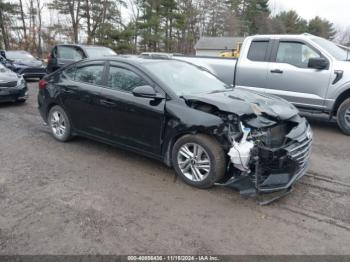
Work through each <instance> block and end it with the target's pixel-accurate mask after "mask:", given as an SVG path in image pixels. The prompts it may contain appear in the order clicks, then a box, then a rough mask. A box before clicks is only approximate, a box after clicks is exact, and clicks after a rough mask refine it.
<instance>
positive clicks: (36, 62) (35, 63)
mask: <svg viewBox="0 0 350 262" xmlns="http://www.w3.org/2000/svg"><path fill="white" fill-rule="evenodd" d="M12 62H13V63H14V64H16V65H21V66H28V67H40V66H42V65H43V63H42V62H41V61H39V60H34V59H33V60H12Z"/></svg>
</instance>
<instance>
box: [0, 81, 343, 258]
mask: <svg viewBox="0 0 350 262" xmlns="http://www.w3.org/2000/svg"><path fill="white" fill-rule="evenodd" d="M29 87H30V95H31V96H30V99H29V100H28V101H27V103H25V104H22V105H20V104H4V105H1V106H0V148H1V150H0V210H1V211H0V254H204V253H205V254H350V201H349V200H350V172H349V170H350V161H349V160H350V138H349V137H346V136H344V135H343V134H341V133H340V131H339V129H338V128H337V126H336V124H335V123H329V122H327V121H326V120H325V118H322V117H319V118H315V117H311V116H310V117H309V120H310V122H311V124H312V127H313V130H314V135H315V142H314V147H313V154H312V166H311V170H310V172H309V173H308V174H307V175H306V176H305V177H304V178H303V179H302V180H301V181H300V182H299V183H298V184H297V186H296V188H295V191H294V192H293V193H292V194H290V195H289V196H287V197H286V198H283V199H281V200H280V201H278V202H276V203H274V204H272V205H270V206H265V207H261V206H259V205H257V204H256V202H255V201H254V200H253V199H243V198H241V197H240V196H239V194H238V193H237V192H235V191H232V190H230V189H226V188H218V187H217V188H213V189H210V190H198V189H195V188H192V187H190V186H187V185H186V184H184V183H183V182H182V181H180V180H177V181H175V180H174V172H173V171H172V170H171V169H168V168H167V167H165V166H164V165H162V164H161V163H159V162H156V161H153V160H150V159H147V158H145V157H142V156H139V155H136V154H134V153H130V152H126V151H123V150H120V149H116V148H112V147H110V146H107V145H103V144H100V143H97V142H94V141H90V140H87V139H83V138H77V139H74V140H73V141H71V142H69V143H66V144H63V143H59V142H57V141H55V140H54V139H53V138H52V137H51V135H50V133H49V131H48V129H47V128H46V127H45V126H44V125H43V124H42V120H41V118H40V116H39V113H38V111H37V108H36V93H37V83H35V82H33V83H30V84H29Z"/></svg>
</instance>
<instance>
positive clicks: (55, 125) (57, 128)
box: [47, 106, 72, 142]
mask: <svg viewBox="0 0 350 262" xmlns="http://www.w3.org/2000/svg"><path fill="white" fill-rule="evenodd" d="M47 122H48V124H49V127H50V130H51V133H52V135H53V137H54V138H55V139H57V140H58V141H60V142H67V141H69V140H70V139H71V137H72V134H71V123H70V120H69V118H68V116H67V114H66V112H65V111H64V110H63V108H62V107H60V106H54V107H52V108H51V110H50V112H49V115H48V118H47Z"/></svg>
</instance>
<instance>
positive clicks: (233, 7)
mask: <svg viewBox="0 0 350 262" xmlns="http://www.w3.org/2000/svg"><path fill="white" fill-rule="evenodd" d="M44 1H45V2H44ZM268 2H269V1H268V0H0V31H1V35H0V48H5V49H19V48H20V49H25V50H29V51H31V52H33V53H35V54H36V55H38V56H42V55H43V53H45V52H46V51H47V49H48V48H50V47H51V46H53V45H54V44H56V43H62V42H69V43H85V44H98V45H106V46H109V47H111V48H113V49H114V50H116V51H117V52H118V53H138V52H142V51H157V52H158V51H165V52H176V53H186V54H187V53H192V52H193V48H194V45H195V43H196V41H197V40H198V39H199V37H201V36H247V35H252V34H298V33H304V32H308V33H311V34H315V35H318V36H322V37H325V38H327V39H333V38H334V37H335V35H336V33H337V31H336V30H335V28H334V26H333V24H332V23H331V22H330V21H328V20H326V19H322V18H320V17H315V18H313V19H311V20H310V21H307V20H305V19H303V18H302V17H300V16H299V15H298V14H297V12H295V11H293V10H291V11H284V12H280V13H278V14H276V15H272V14H271V11H270V9H269V3H268ZM344 36H345V34H344ZM348 38H349V37H347V38H346V37H344V39H347V40H344V41H348V40H350V39H348ZM349 42H350V41H349ZM344 44H347V43H344Z"/></svg>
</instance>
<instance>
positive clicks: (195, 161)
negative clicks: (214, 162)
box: [177, 143, 211, 182]
mask: <svg viewBox="0 0 350 262" xmlns="http://www.w3.org/2000/svg"><path fill="white" fill-rule="evenodd" d="M177 163H178V166H179V168H180V170H181V172H182V174H183V175H184V176H185V177H187V178H188V179H189V180H191V181H193V182H201V181H203V180H204V179H206V178H207V176H208V175H209V172H210V168H211V163H210V158H209V155H208V153H207V152H206V151H205V149H204V148H203V147H202V146H200V145H198V144H196V143H187V144H184V145H183V146H181V148H180V149H179V151H178V154H177Z"/></svg>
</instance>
